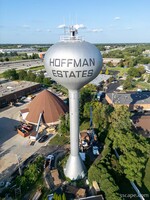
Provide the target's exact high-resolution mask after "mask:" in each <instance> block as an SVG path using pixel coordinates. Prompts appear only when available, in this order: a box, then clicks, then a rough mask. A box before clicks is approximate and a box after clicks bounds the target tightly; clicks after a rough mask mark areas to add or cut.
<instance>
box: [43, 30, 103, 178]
mask: <svg viewBox="0 0 150 200" xmlns="http://www.w3.org/2000/svg"><path fill="white" fill-rule="evenodd" d="M44 65H45V68H46V71H47V73H48V74H49V75H50V77H51V78H52V79H53V80H55V81H56V82H58V83H59V84H61V85H63V86H64V87H66V88H67V89H68V90H69V114H70V156H69V159H68V161H67V164H66V167H65V168H64V173H65V175H66V177H69V178H70V179H71V180H76V179H80V178H83V177H84V176H85V172H86V170H85V166H84V164H83V162H82V160H81V157H80V154H79V132H80V131H79V89H80V88H82V87H83V86H84V85H86V84H87V83H89V82H90V81H92V80H93V79H94V78H95V77H96V76H97V75H98V74H99V72H100V70H101V68H102V56H101V53H100V51H99V50H98V49H97V48H96V47H95V46H94V45H92V44H90V43H88V42H86V41H83V40H82V38H81V37H78V36H77V30H76V29H75V28H74V27H71V28H70V35H68V36H67V35H65V36H63V37H62V38H61V40H60V42H58V43H56V44H54V45H53V46H51V47H50V48H49V49H48V51H47V52H46V55H45V58H44Z"/></svg>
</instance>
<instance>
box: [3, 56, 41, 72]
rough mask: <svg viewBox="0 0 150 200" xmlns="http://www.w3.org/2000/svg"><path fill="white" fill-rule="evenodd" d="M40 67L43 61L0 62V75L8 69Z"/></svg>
mask: <svg viewBox="0 0 150 200" xmlns="http://www.w3.org/2000/svg"><path fill="white" fill-rule="evenodd" d="M41 65H43V60H41V59H36V60H25V61H16V62H0V73H3V72H4V71H6V70H8V69H16V70H20V69H27V68H31V67H36V66H41Z"/></svg>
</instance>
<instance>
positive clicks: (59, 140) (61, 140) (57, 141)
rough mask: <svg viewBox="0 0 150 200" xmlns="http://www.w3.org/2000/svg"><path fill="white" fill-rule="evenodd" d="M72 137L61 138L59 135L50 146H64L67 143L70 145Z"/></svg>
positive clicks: (52, 140) (51, 141)
mask: <svg viewBox="0 0 150 200" xmlns="http://www.w3.org/2000/svg"><path fill="white" fill-rule="evenodd" d="M69 140H70V137H65V136H64V135H62V136H60V135H59V134H57V135H56V136H55V137H53V138H52V139H51V140H50V143H49V144H50V145H64V144H66V143H69Z"/></svg>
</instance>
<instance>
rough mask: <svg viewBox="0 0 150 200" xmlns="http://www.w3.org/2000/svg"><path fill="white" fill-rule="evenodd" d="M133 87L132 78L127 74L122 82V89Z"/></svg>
mask: <svg viewBox="0 0 150 200" xmlns="http://www.w3.org/2000/svg"><path fill="white" fill-rule="evenodd" d="M133 87H134V83H133V79H132V77H131V76H128V77H127V78H126V80H125V81H124V83H123V89H124V90H126V89H132V88H133Z"/></svg>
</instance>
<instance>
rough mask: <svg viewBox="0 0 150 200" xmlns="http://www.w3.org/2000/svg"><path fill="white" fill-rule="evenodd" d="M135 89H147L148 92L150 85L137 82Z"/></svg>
mask: <svg viewBox="0 0 150 200" xmlns="http://www.w3.org/2000/svg"><path fill="white" fill-rule="evenodd" d="M136 87H137V88H140V89H148V90H150V83H147V82H144V81H143V82H138V83H137V84H136Z"/></svg>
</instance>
